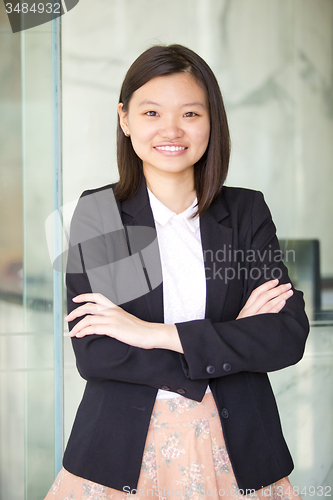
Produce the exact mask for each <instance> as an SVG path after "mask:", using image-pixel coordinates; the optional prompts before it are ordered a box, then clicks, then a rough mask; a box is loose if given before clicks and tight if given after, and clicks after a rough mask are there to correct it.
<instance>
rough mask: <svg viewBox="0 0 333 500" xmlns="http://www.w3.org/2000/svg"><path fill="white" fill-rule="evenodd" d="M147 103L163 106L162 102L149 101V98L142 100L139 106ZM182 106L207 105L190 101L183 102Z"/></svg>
mask: <svg viewBox="0 0 333 500" xmlns="http://www.w3.org/2000/svg"><path fill="white" fill-rule="evenodd" d="M147 104H149V105H152V106H161V104H159V103H158V102H154V101H148V100H147V99H145V100H144V101H141V102H140V103H139V106H145V105H147ZM182 106H183V108H185V107H187V106H201V107H202V108H205V107H206V106H205V105H204V104H202V102H188V103H187V104H183V105H182Z"/></svg>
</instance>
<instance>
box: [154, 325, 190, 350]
mask: <svg viewBox="0 0 333 500" xmlns="http://www.w3.org/2000/svg"><path fill="white" fill-rule="evenodd" d="M152 329H153V332H152V333H153V336H152V341H153V349H168V350H170V351H176V352H180V353H183V352H184V351H183V347H182V344H181V342H180V338H179V335H178V330H177V327H176V325H166V324H164V323H153V324H152Z"/></svg>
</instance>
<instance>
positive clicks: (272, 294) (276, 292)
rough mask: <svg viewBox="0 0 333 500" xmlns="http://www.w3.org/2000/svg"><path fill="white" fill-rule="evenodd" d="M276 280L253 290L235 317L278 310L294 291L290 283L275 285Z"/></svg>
mask: <svg viewBox="0 0 333 500" xmlns="http://www.w3.org/2000/svg"><path fill="white" fill-rule="evenodd" d="M277 282H278V280H271V281H268V282H266V283H263V284H262V285H260V286H258V288H256V289H255V290H253V292H252V293H251V295H250V297H249V298H248V300H247V301H246V304H245V306H244V307H243V309H242V310H241V311H240V313H239V315H238V317H237V319H240V318H245V317H248V316H254V315H255V314H263V313H267V312H280V311H281V309H282V308H283V307H284V306H285V304H286V301H287V300H288V299H289V297H291V296H292V295H293V293H294V292H293V290H292V289H291V283H286V284H283V285H279V286H277Z"/></svg>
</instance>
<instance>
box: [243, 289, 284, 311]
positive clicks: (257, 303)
mask: <svg viewBox="0 0 333 500" xmlns="http://www.w3.org/2000/svg"><path fill="white" fill-rule="evenodd" d="M258 288H259V287H258ZM290 289H291V284H290V283H286V284H284V285H279V286H275V287H274V288H271V289H266V290H265V289H264V288H263V289H261V290H260V291H259V293H258V291H257V290H258V289H256V290H254V291H253V292H252V294H253V296H252V297H251V296H250V297H249V299H250V298H251V301H250V300H248V301H247V302H246V304H245V308H246V309H249V310H250V309H251V310H252V312H253V313H256V312H258V311H259V310H260V309H261V308H262V307H263V306H265V304H267V303H268V302H269V301H271V300H273V299H275V298H276V297H281V298H283V297H282V295H283V294H284V293H286V292H288V291H289V290H290ZM252 294H251V295H252Z"/></svg>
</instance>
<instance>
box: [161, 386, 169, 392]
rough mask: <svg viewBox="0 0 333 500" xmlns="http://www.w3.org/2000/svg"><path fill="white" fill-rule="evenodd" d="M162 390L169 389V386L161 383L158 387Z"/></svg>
mask: <svg viewBox="0 0 333 500" xmlns="http://www.w3.org/2000/svg"><path fill="white" fill-rule="evenodd" d="M160 389H161V390H162V391H170V387H169V386H168V385H162V387H161V388H160Z"/></svg>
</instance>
